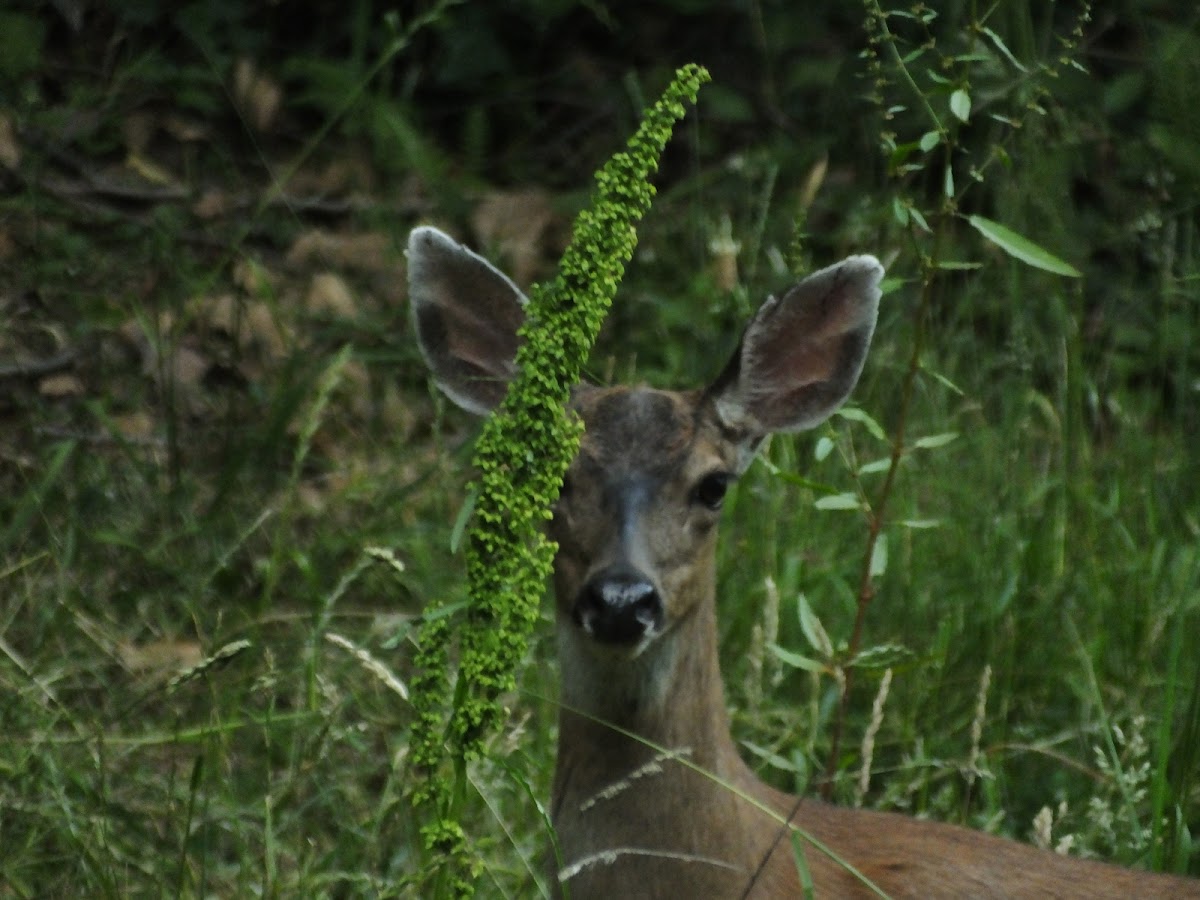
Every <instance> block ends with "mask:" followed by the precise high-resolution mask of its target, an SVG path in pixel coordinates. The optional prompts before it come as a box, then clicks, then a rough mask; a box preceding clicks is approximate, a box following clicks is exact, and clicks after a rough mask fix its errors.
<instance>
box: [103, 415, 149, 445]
mask: <svg viewBox="0 0 1200 900" xmlns="http://www.w3.org/2000/svg"><path fill="white" fill-rule="evenodd" d="M110 421H111V422H112V423H113V425H114V426H116V429H117V431H118V432H120V434H121V437H123V438H125V439H126V440H130V441H144V440H146V439H147V438H150V437H152V436H153V435H154V419H153V417H152V416H151V415H150V414H149V413H148V412H145V411H143V410H136V411H135V412H130V413H122V414H119V415H115V416H112V417H111V420H110Z"/></svg>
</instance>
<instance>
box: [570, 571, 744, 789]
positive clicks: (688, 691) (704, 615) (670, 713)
mask: <svg viewBox="0 0 1200 900" xmlns="http://www.w3.org/2000/svg"><path fill="white" fill-rule="evenodd" d="M714 594H715V586H709V587H708V589H707V596H706V597H705V598H704V599H703V600H702V601H701V602H699V603H697V604H696V606H695V607H694V608H693V610H692V612H691V614H690V615H688V616H686V617H685V618H683V619H682V620H680V621H679V622H678V623H677V624H676V625H675V627H674V628H672V629H671V630H670V631H668V632H667V633H665V634H663V635H662V636H661V637H660V638H659V639H658V640H657V641H655V643H654V644H653V645H651V646H650V647H648V648H646V650H645V651H644V652H643V653H641V654H640V655H638V656H634V657H631V656H629V655H620V654H616V653H614V654H611V655H609V654H604V653H597V652H596V649H597V648H596V647H594V646H587V645H586V644H585V642H588V641H590V639H589V638H587V637H586V636H584V635H582V634H580V633H579V631H578V629H576V628H574V627H573V626H572V625H571V624H570V623H569V622H560V623H559V628H558V636H559V660H560V665H561V668H562V711H561V713H560V716H559V748H558V763H557V767H556V770H557V771H556V775H555V795H556V798H560V795H561V794H562V793H563V792H566V791H570V792H571V793H575V794H578V793H588V792H592V791H599V790H604V789H605V788H606V786H607V785H608V784H609V783H611V782H612V781H613V780H614V779H619V778H622V777H626V776H628V775H629V774H630V773H632V772H634V771H636V770H637V769H638V768H639V767H642V766H645V765H647V764H653V762H654V761H655V760H656V759H662V758H664V757H666V758H669V757H672V756H678V757H680V758H681V759H683V760H685V761H686V762H687V763H691V764H693V765H695V766H698V767H699V768H701V769H703V770H704V771H706V772H709V773H711V774H712V775H715V776H717V778H719V779H723V780H740V778H741V775H742V773H743V772H744V770H745V766H744V764H743V763H742V761H741V759H740V757H739V756H738V753H737V749H736V747H735V746H734V743H733V739H732V738H731V737H730V733H729V715H728V713H727V711H726V709H725V694H724V690H723V688H722V683H721V671H720V664H719V662H718V657H717V628H716V613H715V598H714V596H713V595H714ZM672 768H675V767H672Z"/></svg>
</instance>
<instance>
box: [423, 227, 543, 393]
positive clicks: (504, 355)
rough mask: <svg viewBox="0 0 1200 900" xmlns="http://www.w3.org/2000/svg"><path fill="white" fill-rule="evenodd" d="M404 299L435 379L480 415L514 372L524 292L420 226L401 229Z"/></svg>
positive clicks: (454, 244) (476, 258) (473, 256)
mask: <svg viewBox="0 0 1200 900" xmlns="http://www.w3.org/2000/svg"><path fill="white" fill-rule="evenodd" d="M408 300H409V303H410V304H411V306H412V318H413V326H414V328H415V330H416V333H417V343H418V344H419V345H420V347H421V355H422V356H424V357H425V362H426V363H427V364H428V365H429V368H430V370H431V371H432V372H433V377H434V380H435V381H437V384H438V387H440V388H441V389H442V390H443V391H444V392H445V393H446V395H447V396H448V397H449V398H450V399H451V400H453V401H454V402H455V403H457V404H458V405H459V406H461V407H462V408H463V409H465V410H467V411H468V412H472V413H475V414H476V415H486V414H487V413H488V412H489V411H490V410H491V409H492V408H494V407H495V406H497V405H498V404H499V403H500V401H501V399H503V397H504V392H505V390H506V389H507V387H508V382H509V381H510V380H511V379H512V377H513V376H514V375H515V374H516V367H515V365H514V362H513V361H514V359H515V358H516V355H517V345H518V340H517V329H518V328H520V327H521V323H522V322H524V321H525V303H526V300H525V295H524V294H522V293H521V291H520V290H519V289H518V288H517V286H516V285H515V284H513V283H512V281H510V280H509V278H508V277H507V276H506V275H504V274H503V273H502V272H500V271H499V270H498V269H496V268H495V267H494V266H493V265H492V264H491V263H489V262H488V261H487V260H486V259H484V258H483V257H482V256H479V255H478V254H475V253H472V252H471V251H470V250H468V249H467V248H466V247H464V246H463V245H462V244H460V243H458V242H457V241H455V240H454V239H452V238H450V237H448V236H447V235H445V234H443V233H442V232H441V231H438V230H437V229H436V228H429V227H422V228H414V229H413V231H412V234H410V235H409V237H408Z"/></svg>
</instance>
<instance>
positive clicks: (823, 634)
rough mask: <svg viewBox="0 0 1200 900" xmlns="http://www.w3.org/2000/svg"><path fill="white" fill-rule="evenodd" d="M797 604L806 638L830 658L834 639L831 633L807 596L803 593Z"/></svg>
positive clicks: (801, 626)
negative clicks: (809, 603)
mask: <svg viewBox="0 0 1200 900" xmlns="http://www.w3.org/2000/svg"><path fill="white" fill-rule="evenodd" d="M796 604H797V608H796V612H797V613H799V617H800V630H801V631H803V632H804V638H805V640H807V641H808V645H809V646H810V647H812V648H813V649H814V650H816V651H817V652H818V653H819V654H821V656H823V657H824V658H825V659H829V657H831V656H833V641H831V640H829V633H828V632H827V631H826V630H825V626H824V625H822V624H821V620H820V619H818V618H817V614H816V613H815V612H813V611H812V607H811V606H809V605H808V598H807V597H805V596H804V595H803V594H801V595H800V597H799V598H798V600H797V601H796Z"/></svg>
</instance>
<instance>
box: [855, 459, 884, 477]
mask: <svg viewBox="0 0 1200 900" xmlns="http://www.w3.org/2000/svg"><path fill="white" fill-rule="evenodd" d="M891 467H892V458H891V457H890V456H883V457H880V458H879V459H873V460H871V461H870V462H869V463H864V464H863V465H861V466H859V469H858V474H859V475H874V474H876V473H878V472H886V471H887V470H888V469H890V468H891Z"/></svg>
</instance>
